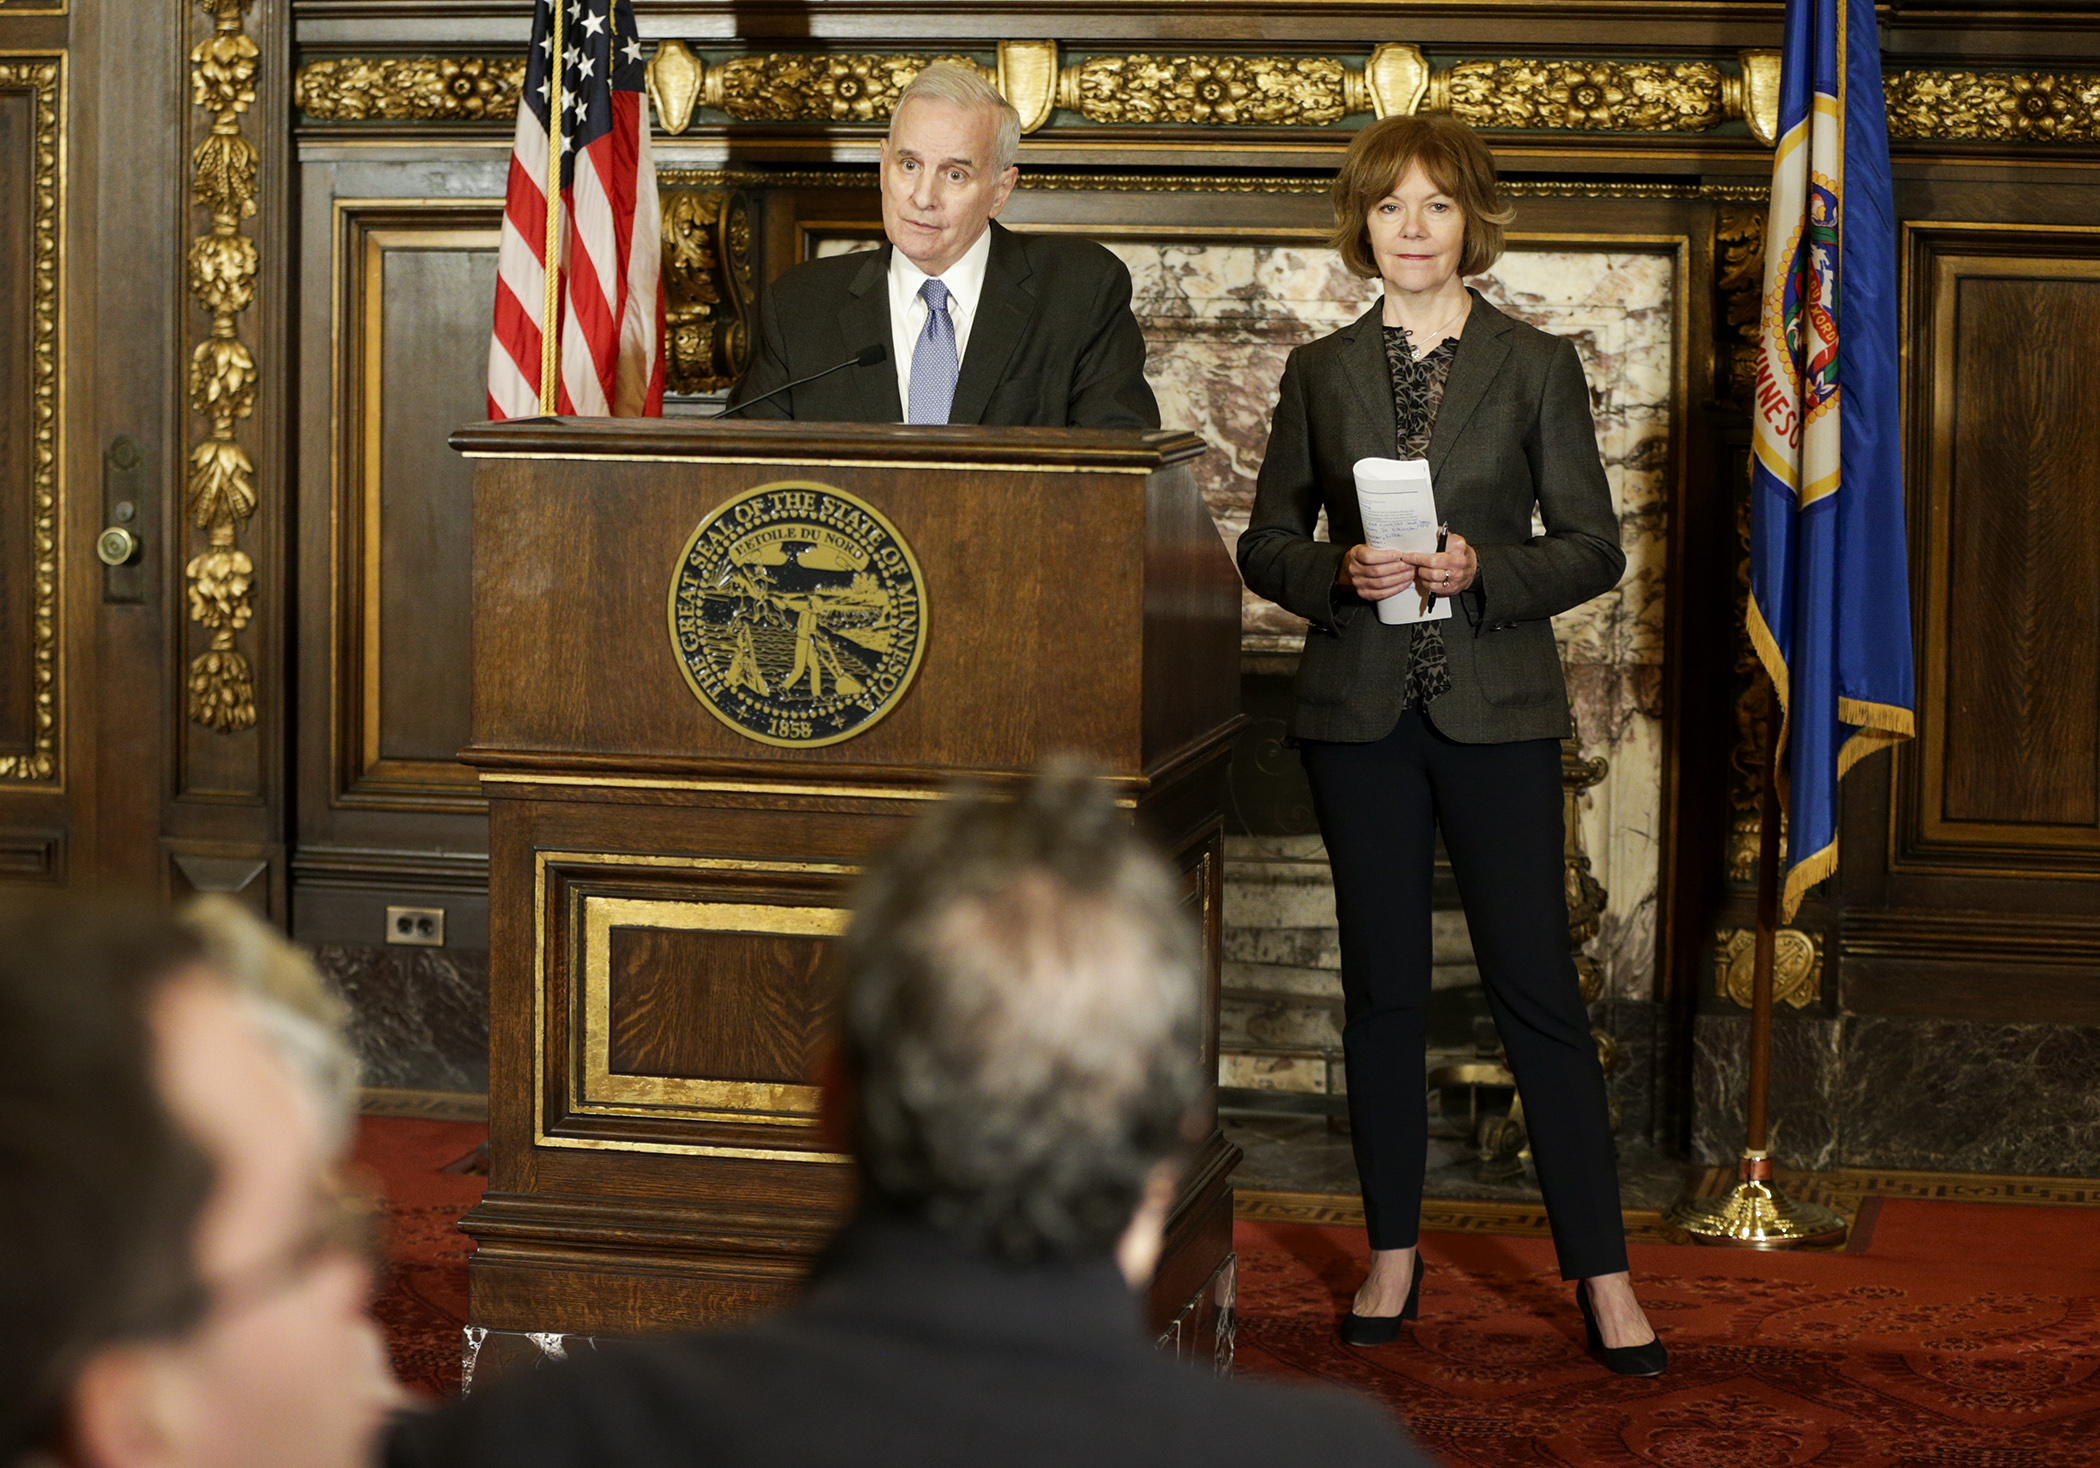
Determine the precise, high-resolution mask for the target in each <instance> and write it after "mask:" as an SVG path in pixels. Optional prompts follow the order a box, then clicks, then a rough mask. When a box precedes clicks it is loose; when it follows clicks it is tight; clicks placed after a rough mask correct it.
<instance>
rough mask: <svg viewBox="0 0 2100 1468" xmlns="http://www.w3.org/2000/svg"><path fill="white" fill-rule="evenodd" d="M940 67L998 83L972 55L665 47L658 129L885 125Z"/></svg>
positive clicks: (653, 82) (656, 61)
mask: <svg viewBox="0 0 2100 1468" xmlns="http://www.w3.org/2000/svg"><path fill="white" fill-rule="evenodd" d="M936 61H948V62H953V63H955V64H957V65H959V66H967V67H970V68H972V69H974V70H976V71H977V72H979V73H980V74H981V75H983V77H984V79H985V80H986V81H988V82H993V83H996V82H997V80H998V73H997V71H996V69H993V68H987V67H983V66H979V65H978V63H977V61H976V59H975V58H974V57H970V56H956V55H942V54H934V53H925V52H919V53H897V54H891V55H879V54H873V53H864V52H824V51H810V52H779V53H775V54H772V55H767V56H733V57H731V58H730V59H729V60H727V61H721V62H707V61H702V60H701V59H700V58H699V57H697V56H695V55H693V53H692V50H691V49H690V48H689V47H687V46H686V44H685V43H684V42H683V41H665V42H663V43H662V44H661V45H659V46H658V47H657V48H656V54H655V55H654V56H652V57H651V58H650V59H649V69H648V74H649V97H650V100H651V101H653V102H654V103H655V104H656V117H657V125H658V126H659V127H661V128H662V129H663V130H664V131H665V132H667V133H672V134H677V133H682V132H684V131H685V130H686V128H687V127H689V126H690V125H691V124H692V117H693V112H694V110H695V109H696V108H700V107H707V108H712V109H713V110H715V111H717V112H726V113H728V114H729V115H730V116H731V117H733V118H735V119H736V120H737V121H739V122H882V121H885V120H887V119H888V117H889V115H890V112H891V110H892V109H893V108H894V107H895V106H896V105H897V98H898V96H899V95H901V94H902V93H903V91H904V89H905V88H906V87H908V86H910V85H911V81H912V78H913V77H915V76H917V75H918V74H919V73H920V72H921V71H922V70H924V69H925V68H926V67H928V66H931V65H932V64H933V63H934V62H936Z"/></svg>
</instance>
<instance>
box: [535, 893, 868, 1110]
mask: <svg viewBox="0 0 2100 1468" xmlns="http://www.w3.org/2000/svg"><path fill="white" fill-rule="evenodd" d="M852 916H853V915H852V913H851V912H849V911H848V910H846V909H845V908H841V907H801V906H788V905H784V904H777V903H756V902H681V901H672V900H665V899H661V898H641V897H590V896H587V897H585V898H584V899H583V953H582V959H583V996H582V999H583V1002H582V1004H581V1006H580V1012H579V1014H578V1019H579V1020H580V1021H581V1023H580V1026H579V1027H580V1028H581V1030H582V1032H583V1067H582V1076H581V1079H582V1082H583V1084H582V1085H581V1087H580V1088H579V1092H580V1094H579V1095H578V1096H577V1098H576V1099H577V1105H576V1107H575V1110H576V1111H578V1112H579V1113H605V1112H615V1113H622V1112H624V1113H626V1114H632V1115H649V1114H652V1113H654V1112H656V1111H660V1110H662V1109H663V1108H666V1107H676V1108H678V1109H679V1110H680V1111H681V1112H682V1113H689V1114H691V1115H694V1116H697V1117H701V1118H704V1119H706V1120H710V1121H737V1122H756V1123H760V1124H764V1125H768V1126H806V1125H808V1124H809V1120H810V1119H811V1118H813V1117H815V1116H816V1114H817V1088H816V1087H815V1086H809V1085H799V1084H795V1083H792V1082H774V1081H715V1080H704V1079H699V1078H695V1077H688V1076H656V1075H625V1074H617V1073H615V1072H614V1071H613V1069H612V930H613V929H614V928H622V927H625V928H656V929H667V930H671V931H674V932H686V933H695V932H698V933H764V934H768V935H774V936H779V937H794V938H836V937H838V936H839V935H840V934H842V933H844V932H845V931H846V924H847V923H848V922H849V921H850V920H851V919H852Z"/></svg>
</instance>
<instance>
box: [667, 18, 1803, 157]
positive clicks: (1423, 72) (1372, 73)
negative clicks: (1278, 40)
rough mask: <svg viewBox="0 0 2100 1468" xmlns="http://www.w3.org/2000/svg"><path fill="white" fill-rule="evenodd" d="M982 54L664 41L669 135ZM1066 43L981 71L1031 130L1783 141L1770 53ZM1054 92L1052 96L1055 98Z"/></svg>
mask: <svg viewBox="0 0 2100 1468" xmlns="http://www.w3.org/2000/svg"><path fill="white" fill-rule="evenodd" d="M937 59H938V60H952V61H959V62H961V63H963V64H964V65H977V63H976V62H974V61H972V60H971V59H970V58H968V57H933V56H923V55H897V56H867V55H836V56H834V55H829V54H826V53H806V54H803V53H784V54H775V55H768V56H743V57H735V58H732V59H730V60H727V61H722V62H713V63H710V62H706V61H702V60H701V59H700V58H698V57H696V56H695V55H694V54H693V53H692V51H691V49H690V48H689V47H687V46H686V45H685V44H684V43H683V42H680V41H666V42H664V43H663V44H662V45H660V46H659V47H658V48H657V52H656V55H655V57H654V58H653V59H652V60H651V62H650V67H649V69H650V85H649V91H650V96H651V97H652V98H653V99H654V100H655V102H656V108H657V116H658V118H659V120H660V123H661V125H662V127H663V129H664V131H666V132H669V133H680V132H683V131H685V129H686V128H687V127H688V126H689V125H690V123H691V120H692V115H693V112H694V110H695V109H696V108H699V107H709V108H713V109H715V110H717V111H721V112H726V113H728V114H729V115H730V116H731V117H733V118H737V119H739V120H744V121H776V122H807V121H834V122H880V121H882V120H884V119H886V118H887V117H888V116H889V113H890V109H891V108H892V107H893V106H894V105H895V103H896V98H897V96H898V94H899V93H901V92H902V90H903V88H904V87H905V85H906V84H908V83H909V82H910V80H911V78H912V77H913V76H914V75H916V74H917V72H918V69H919V68H920V67H922V66H924V65H926V64H927V63H928V62H930V61H933V60H937ZM1059 59H1060V58H1059V52H1058V47H1057V44H1056V43H1055V42H1052V41H1008V42H1003V43H1001V45H1000V47H999V61H998V64H997V65H996V66H993V67H984V66H978V69H979V70H980V71H981V72H983V73H984V75H985V78H986V80H987V81H990V82H992V83H993V84H994V85H996V86H998V87H1000V88H1001V89H1002V91H1003V92H1004V93H1005V94H1006V96H1007V98H1008V99H1009V100H1010V101H1012V102H1013V103H1014V106H1015V108H1016V110H1018V111H1019V112H1020V113H1021V115H1022V124H1023V127H1024V130H1026V131H1029V132H1033V131H1035V130H1036V129H1037V128H1039V127H1041V126H1043V125H1044V124H1045V123H1047V122H1049V121H1050V119H1051V116H1052V114H1053V113H1054V112H1055V111H1057V110H1058V109H1063V110H1064V111H1066V112H1070V113H1074V114H1077V115H1078V116H1080V117H1082V118H1084V119H1085V120H1086V121H1088V122H1090V123H1094V124H1097V125H1109V126H1125V125H1133V124H1134V125H1139V126H1154V125H1165V126H1181V127H1234V126H1264V127H1326V126H1331V125H1333V124H1335V123H1338V122H1341V121H1342V120H1343V119H1344V118H1347V117H1355V116H1362V115H1365V114H1373V115H1376V116H1380V117H1385V116H1390V115H1393V114H1395V113H1403V114H1404V113H1412V112H1414V111H1416V110H1418V109H1420V108H1424V107H1427V108H1430V109H1434V110H1449V111H1453V112H1456V113H1457V114H1458V115H1459V116H1461V117H1464V118H1465V119H1466V120H1467V121H1469V122H1472V123H1474V124H1475V125H1476V126H1479V127H1484V128H1490V129H1521V128H1559V129H1575V130H1596V129H1612V130H1617V131H1636V132H1637V131H1649V132H1654V131H1663V132H1699V131H1704V130H1706V129H1709V128H1712V127H1715V126H1718V125H1719V124H1721V123H1723V122H1726V121H1728V120H1730V119H1733V118H1741V117H1746V116H1747V117H1750V118H1751V121H1752V124H1753V131H1756V132H1757V133H1758V134H1759V136H1764V135H1765V133H1766V132H1767V131H1768V130H1769V120H1768V119H1767V118H1766V116H1765V113H1766V112H1768V111H1769V110H1770V109H1769V105H1768V104H1769V102H1770V100H1771V97H1772V95H1773V89H1772V86H1771V85H1770V84H1771V81H1772V76H1771V68H1770V66H1769V65H1768V64H1767V60H1766V53H1744V56H1743V58H1742V61H1741V66H1742V70H1741V71H1740V72H1730V71H1725V70H1724V69H1723V68H1722V67H1721V66H1719V65H1717V64H1715V63H1712V62H1703V61H1701V62H1683V63H1677V64H1671V63H1665V62H1618V61H1595V62H1557V61H1528V60H1495V61H1462V62H1459V63H1457V64H1456V65H1455V66H1451V67H1446V68H1444V69H1442V70H1435V69H1432V68H1431V67H1430V65H1429V63H1428V62H1427V61H1426V60H1425V59H1424V58H1423V56H1422V53H1421V51H1420V49H1419V48H1417V47H1414V46H1407V45H1401V44H1398V43H1387V44H1385V45H1381V46H1379V47H1377V48H1376V49H1375V50H1373V51H1372V53H1371V55H1370V56H1369V57H1368V58H1366V59H1365V60H1364V61H1363V62H1362V63H1361V64H1359V65H1352V64H1351V63H1350V61H1349V60H1346V59H1342V58H1337V57H1328V56H1243V55H1237V54H1233V53H1230V52H1206V53H1195V54H1178V55H1163V54H1158V53H1153V52H1135V53H1129V54H1121V55H1104V56H1088V57H1084V58H1082V59H1080V60H1078V61H1075V62H1073V63H1072V64H1070V65H1065V66H1060V64H1059ZM1053 82H1054V86H1053V85H1052V84H1053Z"/></svg>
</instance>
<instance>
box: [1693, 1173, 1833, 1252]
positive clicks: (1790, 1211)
mask: <svg viewBox="0 0 2100 1468" xmlns="http://www.w3.org/2000/svg"><path fill="white" fill-rule="evenodd" d="M1663 1222H1665V1223H1666V1224H1668V1225H1669V1226H1670V1227H1671V1228H1677V1229H1682V1230H1684V1232H1686V1233H1688V1234H1690V1235H1691V1236H1692V1241H1693V1242H1694V1243H1699V1244H1733V1245H1735V1246H1736V1247H1737V1248H1739V1249H1798V1248H1813V1247H1814V1246H1816V1245H1818V1244H1841V1243H1843V1242H1844V1241H1845V1220H1844V1216H1843V1215H1842V1214H1840V1213H1838V1212H1837V1211H1836V1210H1834V1209H1830V1208H1825V1207H1824V1206H1823V1205H1822V1204H1821V1203H1806V1202H1798V1201H1796V1200H1795V1199H1793V1198H1789V1197H1788V1196H1787V1195H1786V1194H1785V1193H1783V1192H1781V1191H1780V1189H1779V1187H1778V1186H1777V1185H1776V1184H1775V1183H1774V1182H1773V1181H1772V1161H1771V1159H1770V1158H1769V1157H1767V1156H1766V1155H1765V1154H1764V1153H1762V1152H1745V1153H1744V1154H1743V1180H1742V1181H1741V1182H1739V1183H1737V1184H1736V1185H1735V1186H1734V1187H1732V1188H1730V1189H1729V1190H1728V1191H1727V1192H1725V1193H1723V1194H1722V1195H1721V1196H1720V1197H1718V1198H1687V1199H1685V1200H1684V1201H1683V1202H1681V1203H1678V1204H1676V1205H1675V1206H1674V1207H1672V1208H1671V1209H1670V1211H1669V1212H1668V1213H1666V1214H1664V1215H1663Z"/></svg>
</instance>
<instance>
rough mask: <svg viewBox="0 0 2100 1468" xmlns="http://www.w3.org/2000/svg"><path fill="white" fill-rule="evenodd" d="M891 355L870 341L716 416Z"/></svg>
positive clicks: (725, 416)
mask: <svg viewBox="0 0 2100 1468" xmlns="http://www.w3.org/2000/svg"><path fill="white" fill-rule="evenodd" d="M889 355H890V349H889V348H888V347H886V346H883V345H882V344H881V343H880V342H870V343H869V344H868V345H867V346H864V347H862V348H861V349H860V350H859V351H857V352H855V353H854V354H853V355H852V356H850V357H848V358H847V359H846V360H845V361H843V362H834V363H832V364H831V365H830V366H829V367H826V368H825V369H824V370H823V371H822V372H812V373H810V374H809V376H807V377H798V378H796V379H795V380H794V381H792V382H783V383H782V384H780V386H778V387H776V388H773V389H771V390H770V391H767V392H762V393H760V394H759V395H758V396H757V397H755V398H746V399H745V400H744V401H743V402H741V403H731V404H730V405H729V406H728V407H726V408H724V409H723V410H722V411H721V412H719V413H717V414H715V415H714V416H715V417H717V418H727V417H728V416H729V415H730V414H731V413H741V412H743V411H744V409H746V408H748V407H750V406H751V405H752V404H753V403H762V402H764V401H765V400H766V399H767V398H770V397H777V396H779V395H780V394H781V393H784V392H786V391H788V390H789V389H790V388H797V387H800V386H802V385H803V384H804V383H806V382H815V381H816V380H817V379H818V378H820V377H829V376H831V374H832V373H834V372H844V371H845V370H846V369H847V368H848V367H873V366H876V365H878V364H879V363H882V362H886V361H888V360H889Z"/></svg>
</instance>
